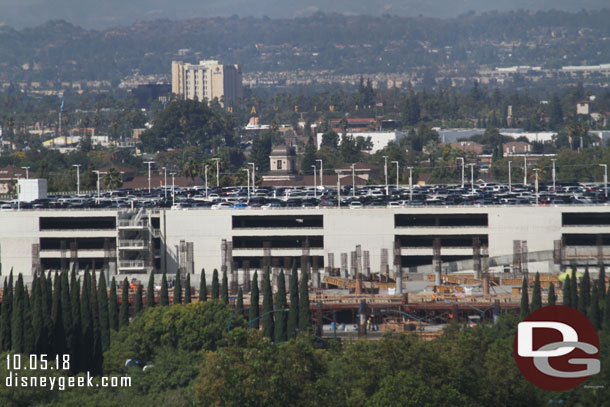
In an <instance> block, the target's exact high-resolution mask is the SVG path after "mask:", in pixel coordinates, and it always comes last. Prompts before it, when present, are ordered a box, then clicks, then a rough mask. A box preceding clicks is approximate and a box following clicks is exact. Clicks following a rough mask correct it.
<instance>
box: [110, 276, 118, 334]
mask: <svg viewBox="0 0 610 407" xmlns="http://www.w3.org/2000/svg"><path fill="white" fill-rule="evenodd" d="M108 324H109V326H110V329H113V330H115V331H118V330H119V299H118V297H117V295H116V280H115V279H114V277H112V280H111V282H110V297H109V298H108Z"/></svg>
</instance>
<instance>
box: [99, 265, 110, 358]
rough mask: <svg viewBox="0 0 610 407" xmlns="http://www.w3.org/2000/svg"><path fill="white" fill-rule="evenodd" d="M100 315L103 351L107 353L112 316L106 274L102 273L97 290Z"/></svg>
mask: <svg viewBox="0 0 610 407" xmlns="http://www.w3.org/2000/svg"><path fill="white" fill-rule="evenodd" d="M97 291H98V292H97V302H98V313H99V316H100V333H101V339H102V351H104V352H106V351H107V350H108V348H109V347H110V315H109V309H108V308H109V306H108V290H107V287H106V277H105V276H104V272H103V271H101V272H100V282H99V287H98V290H97Z"/></svg>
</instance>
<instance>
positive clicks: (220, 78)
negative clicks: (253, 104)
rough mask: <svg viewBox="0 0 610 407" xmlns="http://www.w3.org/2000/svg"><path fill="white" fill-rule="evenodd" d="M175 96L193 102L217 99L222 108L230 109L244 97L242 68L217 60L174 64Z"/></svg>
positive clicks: (173, 91) (173, 90) (173, 82)
mask: <svg viewBox="0 0 610 407" xmlns="http://www.w3.org/2000/svg"><path fill="white" fill-rule="evenodd" d="M172 93H174V94H176V95H178V96H179V97H180V98H182V99H191V100H195V99H197V100H204V99H205V100H207V101H210V100H213V99H214V98H218V101H219V102H220V103H221V105H223V106H228V105H229V104H231V103H233V102H234V101H236V100H237V99H238V98H240V97H241V96H242V85H241V70H240V69H239V65H222V64H219V63H218V61H201V62H199V64H189V63H185V62H182V61H172Z"/></svg>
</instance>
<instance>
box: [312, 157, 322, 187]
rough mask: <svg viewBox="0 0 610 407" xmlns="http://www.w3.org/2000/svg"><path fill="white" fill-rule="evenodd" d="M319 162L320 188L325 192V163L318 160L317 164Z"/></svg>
mask: <svg viewBox="0 0 610 407" xmlns="http://www.w3.org/2000/svg"><path fill="white" fill-rule="evenodd" d="M317 161H319V162H320V186H321V187H322V190H324V163H323V162H322V160H316V162H317ZM314 175H315V174H314Z"/></svg>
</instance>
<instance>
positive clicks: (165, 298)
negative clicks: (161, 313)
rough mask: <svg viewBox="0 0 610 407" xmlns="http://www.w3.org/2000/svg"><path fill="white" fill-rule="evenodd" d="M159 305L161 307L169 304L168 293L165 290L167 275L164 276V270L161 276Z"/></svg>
mask: <svg viewBox="0 0 610 407" xmlns="http://www.w3.org/2000/svg"><path fill="white" fill-rule="evenodd" d="M159 305H161V306H162V307H164V306H166V305H169V293H168V292H167V277H166V276H165V272H163V277H161V292H160V293H159Z"/></svg>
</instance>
